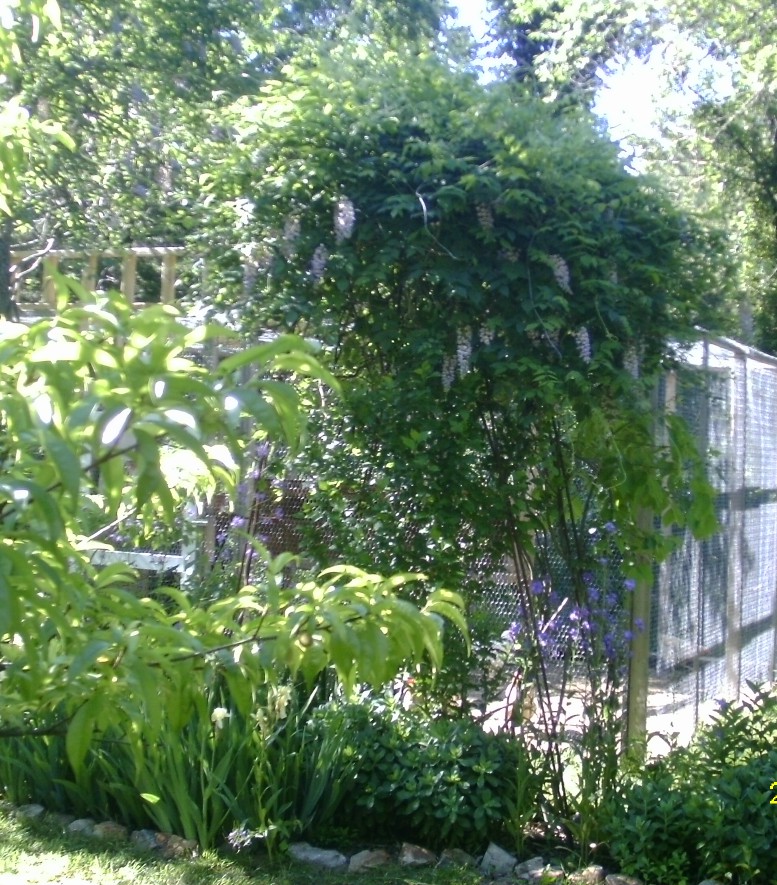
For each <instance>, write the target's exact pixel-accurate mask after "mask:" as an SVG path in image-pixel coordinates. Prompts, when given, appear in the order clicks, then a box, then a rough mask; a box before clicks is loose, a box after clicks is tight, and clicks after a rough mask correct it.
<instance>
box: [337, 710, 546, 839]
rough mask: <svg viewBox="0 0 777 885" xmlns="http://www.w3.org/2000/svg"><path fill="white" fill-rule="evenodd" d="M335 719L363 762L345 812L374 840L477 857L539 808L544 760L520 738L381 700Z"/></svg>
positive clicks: (347, 796)
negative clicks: (474, 852)
mask: <svg viewBox="0 0 777 885" xmlns="http://www.w3.org/2000/svg"><path fill="white" fill-rule="evenodd" d="M327 715H328V718H329V722H330V727H332V728H335V729H337V730H340V729H342V730H347V733H348V734H349V735H350V742H351V752H352V753H354V754H355V756H356V757H357V760H356V775H355V777H354V778H353V781H352V783H351V784H350V787H345V788H344V795H343V804H342V805H341V813H345V814H346V816H348V817H349V818H352V819H353V820H354V821H358V822H359V827H360V831H361V833H363V834H365V835H366V834H369V836H370V838H371V839H374V836H375V833H380V835H381V838H382V839H391V838H397V839H400V838H412V839H413V840H417V841H421V842H423V843H424V844H425V845H429V846H430V847H435V848H436V847H440V846H442V845H453V846H457V847H464V848H472V849H478V848H482V847H483V846H484V844H485V843H486V842H487V841H488V840H489V839H491V838H497V837H499V838H504V837H505V836H507V835H513V836H517V835H518V834H517V833H516V832H514V831H511V823H513V822H524V821H526V820H527V819H531V818H532V817H533V816H534V814H535V810H536V809H538V808H539V799H538V797H539V793H540V790H541V781H540V778H539V776H538V774H537V771H538V770H539V765H538V760H537V759H536V753H535V752H534V751H530V750H529V749H527V748H526V747H525V746H524V745H523V743H522V742H520V741H519V740H518V739H516V738H515V737H512V736H509V735H506V734H489V733H487V732H484V731H483V730H482V729H481V728H480V727H479V726H478V725H476V724H475V723H474V722H471V721H469V720H466V719H441V718H440V719H434V718H430V717H429V716H427V715H426V714H424V713H423V712H421V711H420V710H414V709H411V710H403V709H401V708H398V707H397V706H396V705H395V704H393V703H392V702H387V701H382V700H368V701H364V702H361V703H354V704H350V705H347V706H345V707H340V708H333V709H331V710H330V711H329V712H328V714H327Z"/></svg>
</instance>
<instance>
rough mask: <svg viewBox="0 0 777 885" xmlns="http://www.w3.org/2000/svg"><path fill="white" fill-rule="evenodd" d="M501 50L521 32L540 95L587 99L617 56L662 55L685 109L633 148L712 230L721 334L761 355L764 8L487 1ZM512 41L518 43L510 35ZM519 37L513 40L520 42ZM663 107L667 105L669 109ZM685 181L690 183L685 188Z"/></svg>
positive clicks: (767, 314)
mask: <svg viewBox="0 0 777 885" xmlns="http://www.w3.org/2000/svg"><path fill="white" fill-rule="evenodd" d="M493 6H494V8H495V9H496V13H497V14H496V26H495V30H496V34H497V36H498V38H499V39H501V40H502V42H503V43H509V42H510V40H512V41H513V42H514V43H516V45H518V43H519V42H520V41H519V40H518V37H520V35H524V36H525V37H526V39H527V40H529V43H530V45H531V46H532V47H533V49H532V51H531V52H529V54H528V63H529V64H530V67H531V74H532V77H533V80H534V82H535V83H537V84H539V88H540V89H541V91H542V92H543V94H546V95H564V96H567V97H571V98H574V99H575V100H577V101H582V102H584V103H588V104H590V103H591V102H592V101H593V100H594V97H595V94H596V90H597V89H598V87H599V86H600V85H601V82H602V77H603V76H604V74H605V72H606V71H607V70H610V71H612V70H614V69H617V68H618V67H619V66H620V65H621V64H622V63H623V61H624V59H629V58H630V59H632V63H633V60H634V59H640V58H644V57H646V56H647V55H648V54H650V55H651V57H652V58H653V60H654V61H655V60H657V59H663V61H664V65H665V74H666V81H667V86H666V90H667V95H669V94H672V93H674V94H677V93H678V92H685V94H686V97H687V99H686V102H685V104H686V107H687V110H686V111H684V112H682V113H680V114H677V113H673V114H665V115H664V116H663V121H662V123H661V127H662V135H661V138H660V140H659V139H654V140H653V142H654V143H651V144H644V143H643V144H641V145H639V141H640V139H639V137H637V138H636V139H634V138H632V139H631V141H632V143H633V144H638V145H639V146H640V147H641V149H642V153H643V155H644V159H643V162H647V163H648V165H649V168H650V169H651V170H652V171H654V172H655V173H656V174H660V175H661V176H662V177H663V178H664V181H665V182H666V185H667V187H669V188H670V189H671V190H672V191H673V193H674V195H675V199H676V201H677V204H678V205H681V206H682V207H683V208H684V209H685V210H686V211H687V212H689V213H692V214H694V215H696V216H697V217H700V218H705V219H707V220H708V222H710V223H711V224H713V225H715V226H716V227H717V230H718V231H719V234H718V236H719V239H720V240H721V245H720V247H719V248H720V252H721V254H722V255H723V256H726V257H727V260H726V261H724V262H723V265H724V266H723V268H721V272H720V273H719V275H718V280H717V286H716V288H717V290H718V292H719V298H720V299H721V300H724V301H726V302H727V303H728V305H729V306H728V309H727V312H728V314H729V319H728V320H726V321H725V324H726V327H727V329H728V330H733V331H734V333H735V334H737V335H738V336H739V337H741V338H744V339H745V340H746V341H752V342H754V343H757V344H758V345H759V346H761V347H763V348H766V349H768V350H773V349H774V347H775V342H777V337H775V335H777V331H776V330H777V323H776V322H775V309H774V304H775V294H774V291H775V290H774V267H775V266H776V265H777V253H776V252H775V242H776V240H775V235H774V231H775V229H777V228H776V227H775V200H774V193H775V172H774V170H775V156H774V145H773V139H772V137H771V133H772V131H773V129H774V120H775V108H774V101H773V93H774V83H775V53H774V36H775V34H774V19H773V16H772V14H771V9H770V8H767V7H766V6H764V5H763V4H761V5H760V6H759V5H758V4H755V5H753V4H750V5H748V6H746V7H742V6H736V5H734V6H732V5H727V6H724V7H721V6H715V5H714V4H709V3H706V2H702V3H687V2H683V0H679V2H673V3H669V4H647V5H645V4H639V5H638V6H637V5H635V4H631V3H621V4H615V5H613V4H609V3H596V2H593V3H591V2H586V3H583V4H581V3H576V2H571V3H554V4H544V5H540V6H538V5H533V6H529V5H527V4H517V3H513V2H501V0H500V2H495V3H494V4H493ZM516 35H517V36H516ZM516 41H517V42H516ZM670 104H671V102H670ZM689 180H691V181H693V186H692V187H689V186H688V182H689Z"/></svg>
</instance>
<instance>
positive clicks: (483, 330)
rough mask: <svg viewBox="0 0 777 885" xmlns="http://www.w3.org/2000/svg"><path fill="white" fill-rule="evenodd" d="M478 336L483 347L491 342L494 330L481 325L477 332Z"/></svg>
mask: <svg viewBox="0 0 777 885" xmlns="http://www.w3.org/2000/svg"><path fill="white" fill-rule="evenodd" d="M478 338H480V343H481V344H482V345H484V346H485V347H488V345H489V344H492V343H493V341H494V330H493V329H489V327H488V326H481V327H480V331H479V332H478Z"/></svg>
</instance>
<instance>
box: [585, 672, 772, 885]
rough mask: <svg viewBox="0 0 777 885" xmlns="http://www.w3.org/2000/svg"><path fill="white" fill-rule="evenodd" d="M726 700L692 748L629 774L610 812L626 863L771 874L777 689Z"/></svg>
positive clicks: (669, 877) (636, 869) (671, 878)
mask: <svg viewBox="0 0 777 885" xmlns="http://www.w3.org/2000/svg"><path fill="white" fill-rule="evenodd" d="M751 690H752V697H750V698H748V699H745V700H743V701H740V702H738V703H736V704H725V703H720V704H719V709H718V712H717V713H716V714H715V715H714V717H713V720H712V722H711V723H710V725H708V726H706V727H703V728H702V729H701V730H700V731H699V733H698V734H697V736H696V737H695V739H694V741H693V743H692V744H691V746H690V747H688V748H681V749H677V750H674V751H673V752H672V753H670V754H669V755H668V756H667V757H666V758H664V759H661V760H658V761H656V762H654V763H652V764H650V765H649V766H648V767H647V768H646V769H645V770H644V771H643V772H641V773H639V774H637V775H633V774H632V775H629V776H626V777H625V778H624V779H623V781H622V783H621V787H620V789H619V790H618V791H617V792H616V795H615V796H614V797H613V799H612V801H611V802H610V803H608V807H607V809H606V810H605V817H603V822H604V831H605V833H606V839H607V842H608V844H609V849H610V852H611V854H612V856H613V858H614V860H615V861H616V862H617V863H618V865H619V867H620V869H621V870H622V871H623V872H625V873H628V874H630V875H634V876H638V877H640V878H642V879H643V880H644V881H645V882H646V883H647V885H651V883H659V882H660V883H664V885H666V883H668V882H672V883H676V885H684V883H687V882H692V881H696V880H699V879H702V878H714V879H718V880H721V881H723V880H725V881H727V882H731V883H739V885H745V883H748V885H760V883H764V885H766V883H767V882H772V881H773V879H774V875H773V871H772V870H768V869H767V866H766V861H767V859H768V858H769V857H774V856H775V854H777V819H775V817H774V816H773V812H774V809H771V808H770V807H769V804H770V797H772V796H773V795H774V792H773V791H771V790H770V785H771V784H772V783H773V782H774V781H775V780H777V749H774V747H775V738H776V737H777V695H775V694H774V693H773V692H769V691H765V690H761V689H758V688H757V687H755V686H751Z"/></svg>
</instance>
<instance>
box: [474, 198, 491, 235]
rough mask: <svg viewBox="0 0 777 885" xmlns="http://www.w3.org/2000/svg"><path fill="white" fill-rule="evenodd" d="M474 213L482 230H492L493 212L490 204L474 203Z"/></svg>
mask: <svg viewBox="0 0 777 885" xmlns="http://www.w3.org/2000/svg"><path fill="white" fill-rule="evenodd" d="M475 214H476V215H477V217H478V223H479V224H480V226H481V227H482V228H483V230H487V231H492V230H493V229H494V213H493V212H492V211H491V207H490V206H488V205H486V203H477V204H476V205H475Z"/></svg>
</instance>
